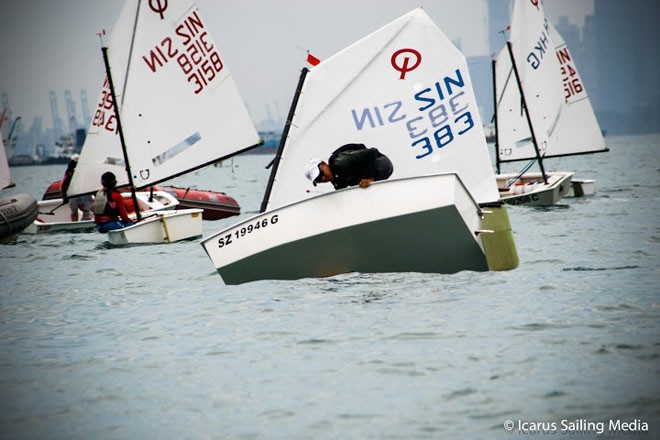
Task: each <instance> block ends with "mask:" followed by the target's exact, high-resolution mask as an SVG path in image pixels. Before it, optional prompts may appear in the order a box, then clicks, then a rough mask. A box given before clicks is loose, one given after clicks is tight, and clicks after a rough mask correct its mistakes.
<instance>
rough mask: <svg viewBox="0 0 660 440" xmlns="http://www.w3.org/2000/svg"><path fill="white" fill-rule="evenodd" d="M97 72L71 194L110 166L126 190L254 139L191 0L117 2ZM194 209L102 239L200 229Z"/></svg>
mask: <svg viewBox="0 0 660 440" xmlns="http://www.w3.org/2000/svg"><path fill="white" fill-rule="evenodd" d="M103 58H104V63H105V66H106V78H105V81H104V82H103V86H102V88H101V93H100V98H99V100H98V104H97V106H96V109H95V113H94V117H93V119H92V122H91V125H90V129H89V132H88V135H87V139H86V142H85V144H84V146H83V149H82V152H81V154H80V159H79V162H78V165H77V167H76V171H75V173H74V175H73V179H72V181H71V185H70V187H69V193H70V195H71V196H74V195H79V194H89V193H93V192H96V191H97V190H98V189H99V187H100V182H101V180H100V179H101V175H102V174H103V173H104V172H106V171H112V172H113V173H114V174H115V176H117V186H118V187H121V186H124V185H128V186H129V187H130V188H131V191H132V194H133V199H134V205H136V206H137V205H138V202H137V200H135V199H136V196H135V193H136V191H138V190H140V189H142V188H146V187H149V186H153V185H155V184H157V183H160V182H163V181H165V180H168V179H171V178H173V177H176V176H179V175H182V174H185V173H187V172H190V171H193V170H196V169H199V168H202V167H204V166H207V165H210V164H212V163H214V162H216V161H218V160H223V159H225V158H228V157H231V156H233V155H235V154H238V153H240V152H242V151H245V150H248V149H250V148H254V147H257V146H258V145H259V136H258V134H257V131H256V129H255V128H254V125H253V123H252V120H251V119H250V116H249V115H248V113H247V109H246V107H245V105H244V103H243V100H242V98H241V96H240V94H239V92H238V89H237V87H236V84H235V82H234V80H233V77H232V75H231V73H230V71H229V69H228V67H227V65H226V61H225V59H224V58H223V56H222V54H221V52H220V50H219V48H218V45H217V44H216V42H215V41H214V39H213V37H212V36H211V34H210V31H209V29H208V26H207V25H206V22H205V21H204V20H203V18H202V15H201V13H200V11H199V10H198V9H197V7H196V6H195V4H194V2H193V1H190V0H185V1H177V2H161V3H159V7H157V8H156V7H154V5H153V3H152V2H148V1H145V0H141V1H137V2H135V1H132V0H129V1H126V2H125V4H124V6H123V9H122V11H121V13H120V16H119V19H118V20H117V22H116V24H115V27H114V29H113V32H112V35H111V36H110V40H109V44H108V45H107V47H104V48H103ZM201 213H202V209H174V210H172V209H169V210H163V211H158V212H154V213H151V214H149V215H145V216H140V213H139V211H138V212H137V214H138V219H137V222H136V224H135V225H134V226H130V227H127V228H124V229H120V230H116V231H110V232H108V241H109V242H110V243H111V244H131V243H171V242H175V241H179V240H183V239H190V238H195V237H199V236H201V235H202V216H201Z"/></svg>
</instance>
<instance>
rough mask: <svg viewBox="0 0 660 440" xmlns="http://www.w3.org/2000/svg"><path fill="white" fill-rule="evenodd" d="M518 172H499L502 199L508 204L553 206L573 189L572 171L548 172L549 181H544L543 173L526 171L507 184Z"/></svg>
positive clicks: (497, 177) (498, 183) (498, 179)
mask: <svg viewBox="0 0 660 440" xmlns="http://www.w3.org/2000/svg"><path fill="white" fill-rule="evenodd" d="M516 176H517V174H516V173H511V174H497V175H496V176H495V178H496V180H497V187H498V188H499V189H500V199H501V200H502V201H503V202H505V203H506V204H508V205H524V206H552V205H554V204H556V203H557V202H558V201H559V200H560V199H561V198H562V197H566V196H567V195H568V193H569V191H570V189H571V179H572V178H573V173H572V172H562V171H554V172H550V173H546V176H547V180H548V183H547V184H546V183H544V182H543V177H542V176H541V173H525V174H523V175H522V176H521V177H520V179H519V180H517V181H516V182H515V183H514V184H512V185H510V186H509V187H508V188H507V187H506V184H507V183H508V182H509V181H510V180H511V179H513V178H514V177H516Z"/></svg>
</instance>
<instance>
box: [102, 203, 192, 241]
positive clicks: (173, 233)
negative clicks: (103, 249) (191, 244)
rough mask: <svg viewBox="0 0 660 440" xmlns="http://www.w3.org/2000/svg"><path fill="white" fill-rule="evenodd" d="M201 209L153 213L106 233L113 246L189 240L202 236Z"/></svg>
mask: <svg viewBox="0 0 660 440" xmlns="http://www.w3.org/2000/svg"><path fill="white" fill-rule="evenodd" d="M202 212H203V210H202V209H178V210H176V211H161V212H154V213H153V214H151V215H149V216H145V217H144V218H143V219H142V220H141V221H140V222H138V223H136V224H135V225H133V226H129V227H127V228H124V229H117V230H114V231H109V232H108V242H109V243H110V244H113V245H125V244H147V243H153V244H159V243H174V242H177V241H181V240H189V239H192V238H197V237H200V236H201V235H202V229H203V225H202Z"/></svg>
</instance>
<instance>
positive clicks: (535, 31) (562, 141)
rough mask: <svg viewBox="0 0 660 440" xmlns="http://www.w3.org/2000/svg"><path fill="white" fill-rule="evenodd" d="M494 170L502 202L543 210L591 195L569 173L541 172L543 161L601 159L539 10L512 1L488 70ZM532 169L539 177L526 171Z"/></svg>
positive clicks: (562, 45)
mask: <svg viewBox="0 0 660 440" xmlns="http://www.w3.org/2000/svg"><path fill="white" fill-rule="evenodd" d="M493 82H494V99H495V125H496V143H495V149H496V168H497V172H498V175H497V180H498V187H499V188H500V191H501V196H502V199H503V200H504V201H505V202H506V203H509V204H515V205H518V204H524V205H530V206H548V205H553V204H555V203H556V202H557V201H558V200H560V199H561V198H562V197H564V196H567V195H569V194H571V192H572V193H573V194H574V195H585V194H588V193H589V192H592V191H593V185H594V181H592V180H579V181H574V180H573V173H572V172H562V171H553V172H546V171H545V168H544V160H545V159H549V158H553V157H561V156H569V155H577V154H591V153H597V152H605V151H608V149H607V148H606V146H605V140H604V139H603V135H602V132H601V129H600V126H599V124H598V121H597V120H596V116H595V114H594V111H593V108H592V106H591V102H590V100H589V96H588V95H587V92H586V88H585V86H584V82H583V81H582V78H581V77H580V75H579V73H578V70H577V67H576V65H575V61H574V59H573V57H572V55H571V53H570V51H569V49H568V47H567V45H566V42H565V41H564V39H563V38H562V37H561V35H560V34H559V32H558V31H557V30H556V29H555V27H554V26H553V25H552V24H551V23H550V21H549V20H548V19H547V18H546V17H545V15H544V13H543V7H542V5H541V3H540V2H529V1H527V0H516V1H515V3H514V9H513V15H512V19H511V34H510V38H509V41H508V42H507V45H506V47H505V48H504V49H502V51H501V52H500V53H499V54H498V56H497V58H496V60H495V61H494V66H493ZM514 161H530V162H529V163H528V165H527V166H526V167H524V168H523V170H522V171H521V172H519V173H510V174H499V171H500V165H501V164H502V163H506V162H514ZM535 163H537V164H538V165H539V168H540V172H530V171H529V169H531V167H532V166H533V165H534V164H535Z"/></svg>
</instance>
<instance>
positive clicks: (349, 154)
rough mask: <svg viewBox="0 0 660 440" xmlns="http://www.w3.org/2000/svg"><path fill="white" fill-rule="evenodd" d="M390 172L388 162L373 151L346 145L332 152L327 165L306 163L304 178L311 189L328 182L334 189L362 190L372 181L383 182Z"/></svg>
mask: <svg viewBox="0 0 660 440" xmlns="http://www.w3.org/2000/svg"><path fill="white" fill-rule="evenodd" d="M393 170H394V168H393V166H392V162H391V161H390V159H389V158H388V157H387V156H385V155H384V154H383V153H381V152H380V151H378V149H377V148H367V147H366V146H365V145H364V144H346V145H344V146H342V147H339V148H338V149H337V150H335V151H334V152H333V153H332V155H331V156H330V158H329V159H328V161H327V162H326V161H323V160H318V159H313V160H311V161H309V163H308V165H307V170H306V172H305V175H306V176H307V178H308V179H309V180H311V181H312V183H313V184H314V186H316V184H317V183H319V182H331V183H332V185H333V186H334V187H335V189H342V188H346V187H348V186H356V185H360V187H361V188H366V187H368V186H369V185H371V183H372V182H374V181H376V180H385V179H387V178H389V177H390V176H391V175H392V171H393Z"/></svg>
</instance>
